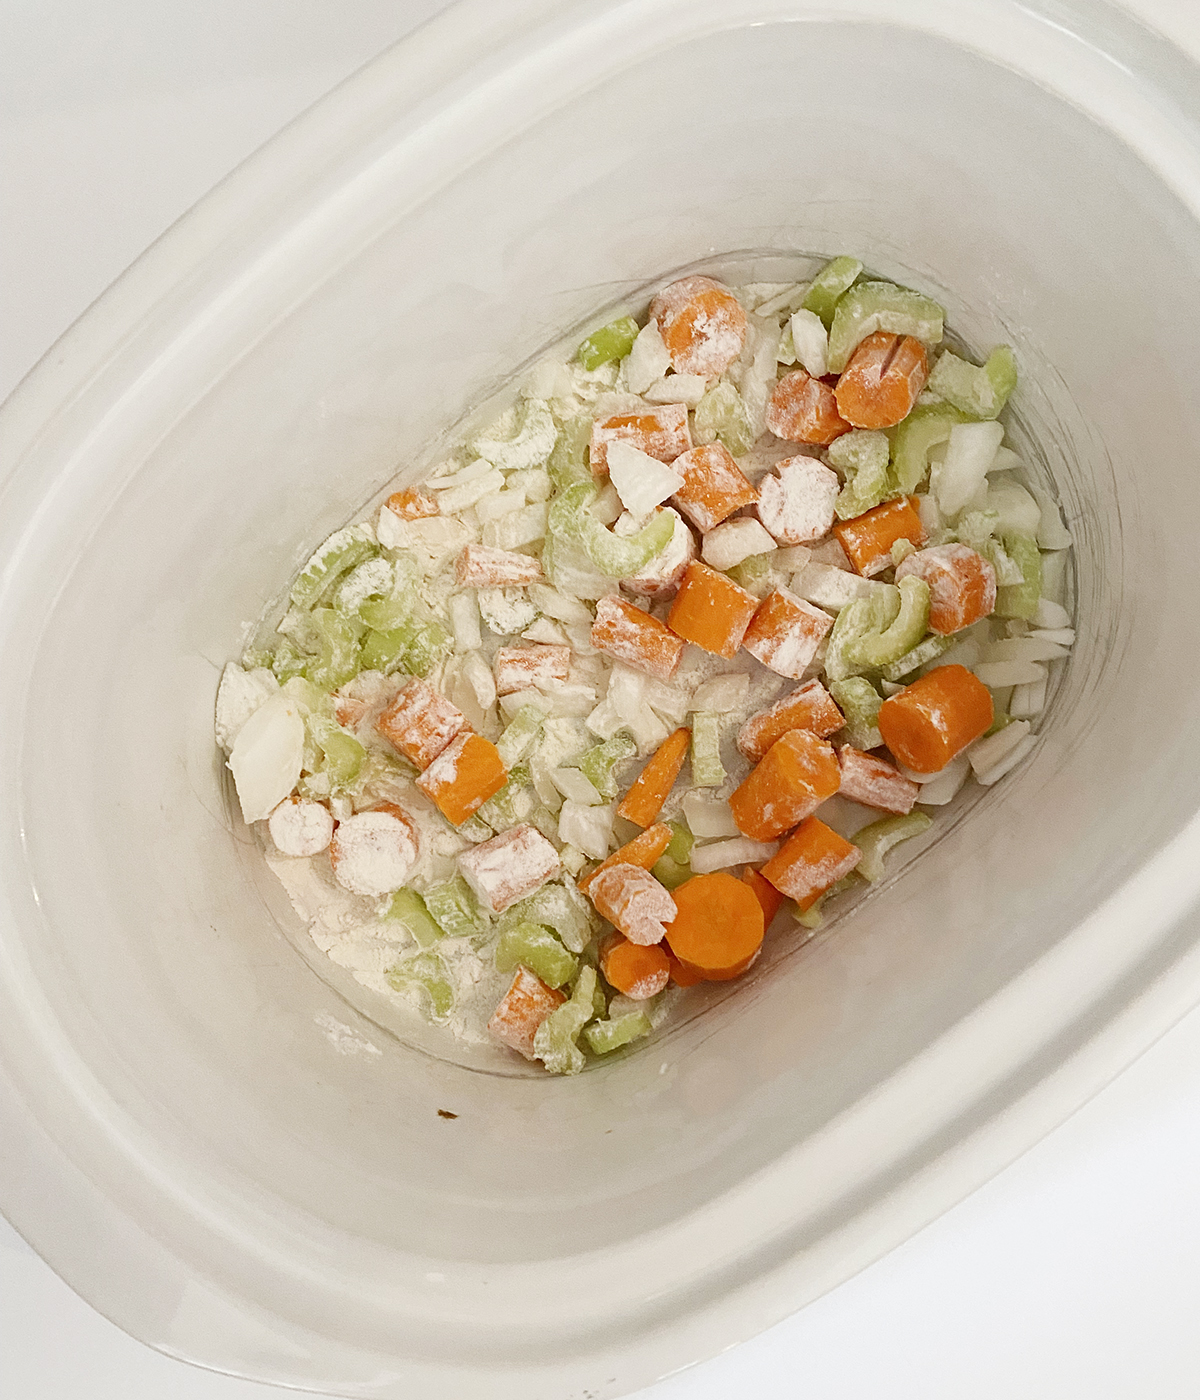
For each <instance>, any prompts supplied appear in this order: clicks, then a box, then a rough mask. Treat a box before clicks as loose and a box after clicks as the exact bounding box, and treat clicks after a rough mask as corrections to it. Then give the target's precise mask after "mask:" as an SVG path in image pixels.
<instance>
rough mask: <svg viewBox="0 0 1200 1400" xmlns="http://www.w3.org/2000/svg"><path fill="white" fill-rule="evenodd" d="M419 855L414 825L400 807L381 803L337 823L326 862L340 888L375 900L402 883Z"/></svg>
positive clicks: (396, 888)
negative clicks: (327, 861) (330, 867)
mask: <svg viewBox="0 0 1200 1400" xmlns="http://www.w3.org/2000/svg"><path fill="white" fill-rule="evenodd" d="M419 852H420V844H419V841H418V837H417V827H416V823H415V822H414V821H413V819H412V818H411V817H410V816H409V815H408V813H407V812H406V811H405V810H404V809H403V808H402V807H397V806H396V805H395V803H392V802H382V803H380V804H379V806H378V807H375V808H372V809H371V810H370V811H368V812H355V813H354V815H353V816H350V817H347V818H346V820H345V821H343V822H338V824H337V827H336V828H335V830H334V833H333V836H332V838H331V839H330V842H329V863H330V865H331V866H332V867H333V875H334V879H335V880H337V882H338V884H339V885H341V886H342V887H343V888H344V889H347V890H349V891H350V893H351V894H358V895H363V896H365V897H366V898H367V899H379V898H380V897H381V896H382V895H385V894H391V893H392V891H393V890H398V889H399V888H400V887H401V885H403V884H404V882H405V880H406V879H407V878H408V872H409V871H410V870H411V869H412V867H413V864H414V863H415V861H416V859H417V856H418V854H419Z"/></svg>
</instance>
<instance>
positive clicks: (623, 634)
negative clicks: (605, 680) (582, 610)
mask: <svg viewBox="0 0 1200 1400" xmlns="http://www.w3.org/2000/svg"><path fill="white" fill-rule="evenodd" d="M592 645H593V646H594V647H595V648H596V650H597V651H603V652H607V653H608V655H609V656H615V657H616V658H617V660H618V661H624V662H625V664H626V665H627V666H632V667H633V668H634V669H635V670H638V671H645V672H646V673H647V674H648V675H651V676H655V677H657V678H658V679H659V680H660V681H668V680H670V679H671V677H672V676H673V675H674V674H675V669H676V667H677V666H678V665H679V658H680V657H681V656H682V655H683V643H682V642H681V641H680V640H679V638H678V637H677V636H675V634H674V633H673V632H672V631H671V630H670V628H668V627H664V626H663V624H662V623H661V622H659V620H658V618H656V617H651V616H650V614H649V613H647V612H643V611H642V610H641V608H637V607H634V605H633V604H632V603H627V602H625V601H624V599H622V598H614V597H612V596H611V595H610V596H609V597H607V598H601V599H600V601H599V602H598V603H597V604H596V620H595V622H593V623H592Z"/></svg>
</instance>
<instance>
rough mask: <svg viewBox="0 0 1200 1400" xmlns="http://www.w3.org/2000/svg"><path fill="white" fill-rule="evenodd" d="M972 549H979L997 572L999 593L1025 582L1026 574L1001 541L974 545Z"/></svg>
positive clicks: (993, 540) (988, 541)
mask: <svg viewBox="0 0 1200 1400" xmlns="http://www.w3.org/2000/svg"><path fill="white" fill-rule="evenodd" d="M972 548H974V549H977V550H978V551H979V553H980V554H982V555H983V557H984V558H985V559H986V560H987V561H988V563H989V564H990V565H991V566H992V568H993V569H994V570H995V573H996V585H997V588H996V591H997V593H999V591H1000V589H1001V588H1011V587H1013V586H1014V585H1020V584H1022V583H1024V582H1025V574H1024V572H1023V571H1022V569H1021V566H1020V565H1019V564H1018V563H1017V562H1016V560H1015V559H1013V557H1012V556H1011V555H1010V554H1009V552H1008V550H1006V549H1005V548H1004V546H1003V545H1002V544H1001V543H1000V541H999V540H995V539H988V540H984V541H983V543H982V544H978V545H974V546H972Z"/></svg>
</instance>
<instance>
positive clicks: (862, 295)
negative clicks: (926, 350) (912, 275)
mask: <svg viewBox="0 0 1200 1400" xmlns="http://www.w3.org/2000/svg"><path fill="white" fill-rule="evenodd" d="M945 314H946V313H945V312H944V311H943V310H942V308H941V307H940V306H939V305H938V304H937V302H936V301H933V300H932V299H931V298H929V297H927V296H922V295H921V293H920V292H914V291H911V290H910V289H909V288H908V287H898V286H896V284H895V283H894V282H860V283H859V284H858V285H857V286H856V287H852V288H851V289H850V290H849V291H848V292H847V293H846V294H845V296H843V297H842V298H841V300H840V301H839V302H838V304H837V307H836V308H835V310H834V313H833V321H832V322H831V324H830V327H829V361H828V363H829V372H830V373H831V374H840V373H841V372H842V370H844V369H845V368H846V365H847V364H848V363H849V360H850V356H851V355H852V354H853V353H854V351H855V349H856V347H857V346H858V344H859V342H860V341H863V340H865V339H866V338H867V336H869V335H871V334H872V333H873V332H875V331H891V332H892V333H893V334H894V335H911V336H915V337H916V339H917V340H919V341H921V342H922V343H923V344H925V345H937V344H938V343H939V342H940V341H941V338H942V323H943V320H944V318H945Z"/></svg>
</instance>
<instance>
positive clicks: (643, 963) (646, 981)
mask: <svg viewBox="0 0 1200 1400" xmlns="http://www.w3.org/2000/svg"><path fill="white" fill-rule="evenodd" d="M600 971H601V973H602V974H603V976H604V980H605V981H606V982H607V983H608V985H609V986H610V987H615V988H616V990H617V991H618V992H623V993H624V994H625V995H626V996H627V997H632V998H633V999H634V1001H645V1000H646V999H647V997H652V996H657V995H658V993H659V992H661V991H662V989H663V988H664V987H665V986H666V985H667V980H668V978H669V977H670V974H671V964H670V962H669V960H668V958H667V950H666V949H665V948H664V947H663V945H662V944H661V943H649V944H642V943H631V942H630V941H629V939H628V938H626V937H624V935H622V934H620V933H610V934H609V935H608V937H607V938H606V939H604V941H603V942H602V943H601V944H600Z"/></svg>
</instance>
